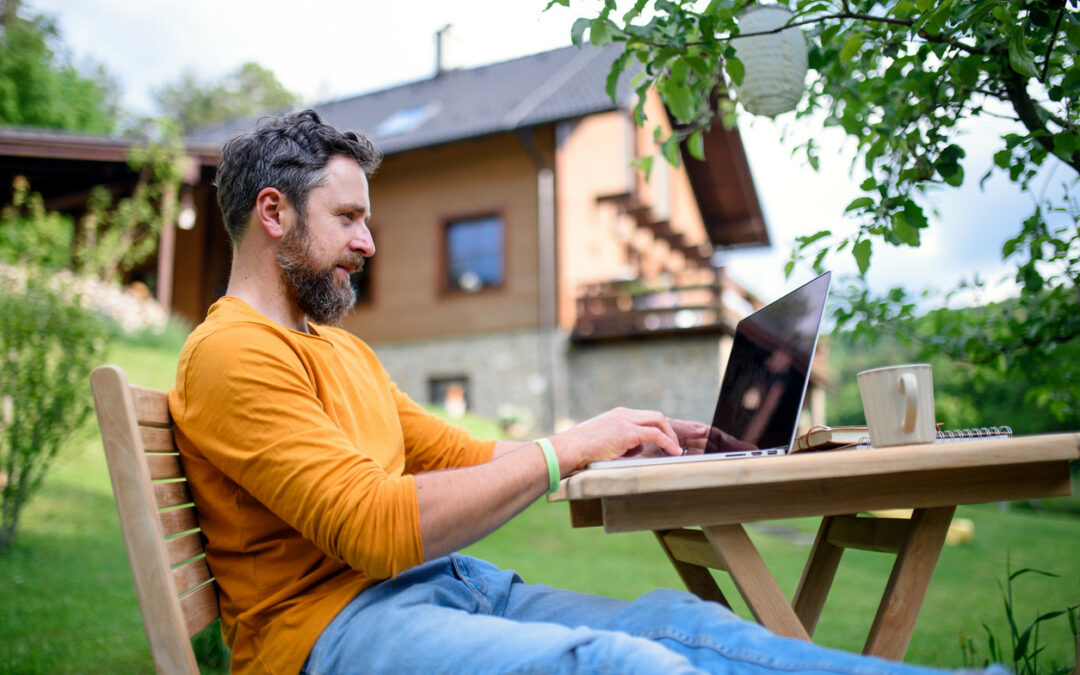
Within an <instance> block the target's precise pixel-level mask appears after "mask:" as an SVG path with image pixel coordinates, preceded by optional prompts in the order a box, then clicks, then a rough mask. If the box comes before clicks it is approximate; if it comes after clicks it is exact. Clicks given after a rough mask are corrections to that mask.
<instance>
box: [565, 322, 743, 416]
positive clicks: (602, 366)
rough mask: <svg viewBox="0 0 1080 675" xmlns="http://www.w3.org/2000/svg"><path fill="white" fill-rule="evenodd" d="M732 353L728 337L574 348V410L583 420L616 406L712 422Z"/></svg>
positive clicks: (570, 358)
mask: <svg viewBox="0 0 1080 675" xmlns="http://www.w3.org/2000/svg"><path fill="white" fill-rule="evenodd" d="M728 351H730V338H728V337H727V336H723V337H721V336H716V335H711V336H679V337H677V338H665V339H649V340H639V341H617V342H608V343H597V344H585V345H571V346H570V347H569V349H568V351H567V359H566V360H567V366H568V370H569V372H570V373H572V379H571V380H570V386H569V390H570V410H572V411H574V412H573V414H574V416H575V417H577V418H578V419H583V418H586V417H589V416H592V415H595V414H597V413H600V412H603V411H604V410H607V409H609V408H612V407H615V406H619V405H622V406H626V407H628V408H646V409H652V410H660V411H661V412H663V413H664V414H665V415H667V416H669V417H678V418H681V419H689V420H695V421H700V422H711V421H712V416H713V410H714V409H715V407H716V396H717V393H718V392H719V391H720V377H721V374H722V373H723V367H724V365H725V364H726V360H727V352H728Z"/></svg>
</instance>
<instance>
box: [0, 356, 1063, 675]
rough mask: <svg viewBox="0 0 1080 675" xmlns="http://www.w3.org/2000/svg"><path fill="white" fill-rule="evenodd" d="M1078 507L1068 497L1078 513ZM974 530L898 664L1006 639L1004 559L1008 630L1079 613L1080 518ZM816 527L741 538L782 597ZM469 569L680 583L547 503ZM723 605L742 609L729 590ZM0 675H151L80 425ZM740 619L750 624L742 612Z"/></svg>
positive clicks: (1051, 658)
mask: <svg viewBox="0 0 1080 675" xmlns="http://www.w3.org/2000/svg"><path fill="white" fill-rule="evenodd" d="M110 361H111V362H114V363H117V364H119V365H121V366H123V367H124V368H125V369H127V371H128V374H129V377H130V378H131V380H132V381H133V382H137V383H140V384H146V385H149V386H153V387H158V388H162V389H164V388H168V386H169V385H170V383H171V381H172V377H173V368H174V366H175V351H173V350H171V349H163V348H149V347H138V346H133V345H126V344H125V345H121V346H118V347H117V348H115V349H114V350H113V352H112V355H111V358H110ZM1074 500H1075V498H1074ZM957 517H958V518H969V519H971V520H972V521H974V523H975V539H974V541H973V542H972V543H971V544H968V545H964V546H957V547H947V548H946V549H945V551H944V552H943V554H942V557H941V561H940V563H939V565H938V569H937V571H936V573H935V576H934V579H933V582H932V583H931V586H930V592H929V595H928V598H927V600H926V603H925V604H924V606H923V610H922V613H921V615H920V618H919V622H918V624H917V626H916V629H915V635H914V637H913V639H912V642H911V646H910V648H909V650H908V655H907V660H909V661H914V662H922V663H928V664H933V665H938V666H959V665H962V660H963V656H962V652H961V649H960V639H961V636H962V635H967V636H971V637H973V638H974V639H975V642H976V646H977V647H978V648H979V649H981V650H984V651H985V645H986V640H985V631H984V629H983V626H982V624H983V623H984V622H985V623H987V624H989V626H990V627H991V629H992V630H994V631H995V632H996V633H997V635H998V636H999V637H1000V638H1005V636H1006V632H1005V619H1004V611H1003V608H1002V595H1001V591H1000V590H999V585H998V584H999V582H1003V581H1004V578H1005V569H1006V556H1009V558H1010V561H1011V563H1010V564H1011V566H1012V569H1014V570H1016V569H1021V568H1024V567H1034V568H1038V569H1042V570H1046V571H1050V572H1055V573H1057V574H1058V575H1059V577H1058V578H1048V577H1042V576H1037V575H1025V576H1022V577H1020V578H1019V579H1018V580H1017V582H1016V588H1015V589H1014V595H1015V600H1016V603H1017V612H1018V616H1019V619H1018V622H1019V623H1021V624H1022V625H1023V626H1026V625H1027V623H1029V622H1030V621H1031V620H1032V619H1033V618H1034V617H1035V616H1036V615H1037V613H1042V612H1046V611H1050V610H1056V609H1062V608H1064V607H1065V606H1067V605H1070V604H1076V603H1077V601H1078V600H1080V517H1077V516H1076V515H1063V514H1058V513H1038V512H1035V511H1031V510H1013V509H1010V510H1007V511H1002V510H999V508H998V506H997V505H993V504H988V505H977V506H968V507H961V508H960V509H958V511H957ZM815 528H816V524H815V523H814V522H812V521H810V520H793V521H784V522H780V523H768V524H761V525H759V526H752V527H751V537H752V538H753V539H754V540H755V542H756V543H757V544H758V546H759V547H760V548H761V550H762V555H763V557H764V558H765V561H766V563H767V564H768V565H769V566H770V568H771V569H772V570H773V571H774V573H775V574H776V576H777V579H778V581H779V583H780V586H781V588H782V589H783V590H784V591H785V593H787V594H788V595H789V596H790V594H791V593H793V592H794V588H795V586H796V584H797V583H798V579H799V574H800V572H801V569H802V565H803V563H804V561H805V560H806V556H807V553H808V551H809V544H810V540H811V539H812V537H813V533H814V530H815ZM466 552H467V553H470V554H472V555H477V556H480V557H484V558H487V559H489V560H492V561H493V562H495V563H497V564H500V565H503V566H506V567H512V568H514V569H517V570H518V571H519V572H520V573H521V574H522V576H523V577H524V578H525V579H526V580H528V581H531V582H539V583H547V584H552V585H555V586H561V587H565V588H571V589H575V590H579V591H587V592H593V593H601V594H605V595H611V596H615V597H621V598H633V597H636V596H637V595H639V594H641V593H644V592H646V591H648V590H651V589H654V588H657V587H671V588H679V587H680V582H679V580H678V578H677V577H676V575H675V573H674V571H673V570H672V568H671V566H670V564H669V563H668V562H667V560H666V558H665V557H664V555H663V554H662V552H661V551H660V548H659V547H658V546H657V545H656V543H655V540H654V539H653V537H652V535H651V534H649V533H636V534H618V535H615V534H605V533H603V532H602V531H600V530H598V529H583V530H574V529H571V528H570V527H569V519H568V517H567V508H566V505H565V504H547V503H545V502H543V501H541V502H538V503H537V504H535V505H533V506H532V507H530V508H529V509H528V510H527V511H525V513H523V514H522V515H521V516H519V517H518V518H517V519H515V520H514V521H513V522H511V523H510V524H509V525H507V526H506V527H504V528H502V529H501V530H500V531H498V532H497V533H495V534H494V535H492V536H491V537H488V538H487V539H485V540H484V541H482V542H480V543H478V544H476V545H474V546H472V547H470V548H469V549H468V550H467V551H466ZM889 565H890V560H889V558H888V557H887V556H883V555H879V554H873V553H864V552H859V551H849V552H847V553H845V557H844V561H843V562H842V563H841V567H840V571H839V573H838V575H837V587H836V588H835V592H834V593H833V595H832V596H831V597H830V600H829V602H828V604H827V605H826V607H825V611H824V614H823V616H822V619H821V622H820V624H819V627H818V631H817V635H816V638H817V640H818V641H819V642H822V643H824V644H829V645H833V646H837V647H841V648H845V649H851V650H858V649H859V648H860V647H861V644H862V641H863V640H864V639H865V634H866V627H867V626H868V625H869V622H870V620H871V619H872V617H873V614H874V610H875V607H874V602H873V598H874V596H880V593H881V591H882V589H883V588H884V585H885V581H886V579H887V577H888V569H889ZM720 576H721V579H720V583H721V586H722V588H723V589H724V592H725V594H726V595H727V597H728V598H729V599H734V598H737V597H738V594H737V593H736V592H735V590H734V588H733V587H732V586H731V584H730V582H729V581H728V580H727V578H726V577H723V576H722V575H720ZM0 579H3V582H2V585H0V589H2V591H0V592H2V594H3V602H0V673H119V672H123V673H143V672H145V673H150V672H153V667H152V664H151V662H150V657H149V651H148V648H147V646H146V638H145V637H144V635H143V632H142V624H141V620H140V617H139V613H138V607H137V605H136V602H135V595H134V590H133V588H132V585H131V576H130V573H129V572H128V567H127V560H126V557H125V553H124V548H123V541H122V539H121V536H120V528H119V524H118V522H117V517H116V510H115V507H114V505H113V500H112V490H111V488H110V486H109V479H108V474H107V471H106V467H105V461H104V456H103V454H102V451H101V447H100V440H99V439H98V436H97V428H96V424H93V423H90V424H87V426H86V428H84V429H83V430H81V431H80V432H79V433H78V434H77V435H76V437H75V438H73V442H72V445H71V446H70V447H68V448H67V450H66V451H63V452H62V454H61V456H60V457H59V458H58V459H57V462H56V464H55V466H54V467H53V469H52V470H51V472H50V474H49V476H48V477H47V479H46V481H45V485H44V487H43V488H42V491H41V493H40V494H39V495H38V497H37V498H36V499H35V500H34V501H33V502H31V504H30V505H29V506H28V507H27V510H26V512H25V515H24V516H23V520H22V524H21V527H20V531H19V535H18V537H17V539H16V543H15V546H14V547H13V549H11V550H9V551H8V552H6V553H4V554H0ZM736 609H737V611H740V613H742V614H744V615H745V616H748V613H746V611H745V608H740V607H738V606H737V607H736ZM1040 639H1041V641H1042V642H1043V643H1045V644H1046V645H1047V649H1046V651H1045V652H1044V654H1043V663H1045V664H1047V665H1049V664H1050V663H1058V664H1072V662H1073V659H1074V654H1075V649H1076V647H1075V643H1073V642H1072V640H1071V637H1070V634H1069V629H1068V625H1067V623H1066V622H1065V621H1064V620H1063V618H1060V617H1059V618H1058V619H1056V620H1054V621H1053V622H1051V623H1049V624H1047V625H1046V626H1045V627H1044V628H1043V630H1042V632H1041V633H1040Z"/></svg>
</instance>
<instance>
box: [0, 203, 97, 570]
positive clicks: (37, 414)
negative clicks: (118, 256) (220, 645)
mask: <svg viewBox="0 0 1080 675" xmlns="http://www.w3.org/2000/svg"><path fill="white" fill-rule="evenodd" d="M28 215H29V217H30V218H31V219H34V218H38V217H40V216H41V214H40V213H39V214H36V215H35V214H28ZM69 277H70V275H64V274H57V273H56V270H48V269H45V268H40V267H32V266H23V267H10V266H7V265H4V264H2V263H0V286H3V288H4V292H3V293H0V551H3V550H4V549H6V548H7V547H8V546H10V545H11V543H12V541H13V540H14V538H15V533H16V529H17V527H18V524H19V516H20V514H21V513H22V509H23V507H24V506H25V505H26V503H27V501H28V500H29V499H30V498H31V497H32V496H33V495H34V493H36V492H37V490H38V489H39V488H40V487H41V482H42V480H43V479H44V477H45V474H46V472H47V471H48V469H49V467H50V465H51V464H52V461H53V460H54V459H55V458H56V455H57V452H58V451H59V450H60V448H61V447H62V446H63V445H64V444H65V443H66V442H67V441H68V440H70V439H71V437H72V434H73V432H74V430H75V429H77V428H78V426H79V425H80V424H82V422H83V421H84V420H85V419H86V416H87V415H88V414H89V411H90V397H89V396H88V392H87V382H88V381H89V379H88V378H89V377H90V370H91V369H92V368H93V367H94V366H95V365H97V364H98V363H100V361H101V356H102V352H103V350H104V348H105V341H106V336H107V330H106V328H105V323H104V321H103V320H102V318H101V317H100V316H98V314H97V313H96V312H95V311H93V310H91V309H88V308H86V307H84V306H83V305H82V303H81V301H80V296H79V294H78V292H77V291H76V290H75V287H74V286H73V285H72V284H71V283H70V278H69Z"/></svg>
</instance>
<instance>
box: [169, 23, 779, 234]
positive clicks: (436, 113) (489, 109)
mask: <svg viewBox="0 0 1080 675" xmlns="http://www.w3.org/2000/svg"><path fill="white" fill-rule="evenodd" d="M621 50H622V45H621V44H610V45H607V46H605V47H602V48H595V47H592V46H588V45H586V46H584V47H581V48H579V47H564V48H562V49H556V50H553V51H548V52H543V53H540V54H533V55H531V56H523V57H521V58H517V59H513V60H510V61H503V62H501V63H495V64H491V65H488V66H482V67H479V68H469V69H459V70H449V71H444V72H441V73H439V74H438V75H437V76H435V77H432V78H430V79H426V80H422V81H419V82H413V83H411V84H405V85H401V86H397V87H393V88H390V89H385V90H382V91H377V92H373V93H368V94H361V95H359V96H353V97H350V98H344V99H340V100H337V101H330V102H327V103H321V104H317V105H314V106H312V107H313V108H314V110H316V111H317V112H318V113H319V115H320V116H322V118H323V119H324V120H325V121H326V122H328V123H330V124H332V125H334V126H335V127H338V128H340V129H355V130H358V131H362V132H363V133H364V134H365V135H367V136H368V137H369V138H370V139H371V140H372V141H373V142H374V143H375V145H376V146H377V147H378V148H379V149H380V150H382V152H383V153H385V154H388V155H392V154H396V153H400V152H405V151H408V150H414V149H418V148H424V147H430V146H434V145H441V144H444V143H450V142H453V141H461V140H466V139H470V138H478V137H481V136H487V135H490V134H495V133H499V132H505V131H512V130H515V129H520V128H528V127H531V126H537V125H541V124H550V123H554V122H559V121H562V120H569V119H574V118H577V117H583V116H586V115H591V114H594V113H599V112H606V111H609V110H616V109H618V108H626V107H629V106H630V105H631V101H632V97H631V94H632V92H631V89H630V86H629V82H630V79H631V77H632V76H633V74H634V72H635V71H633V70H632V69H633V68H634V67H635V66H636V61H635V62H634V64H632V66H631V68H630V69H628V72H625V73H624V74H623V77H621V78H620V80H619V84H618V87H617V89H616V99H617V101H618V105H616V103H614V102H612V100H611V98H610V97H609V96H608V94H607V91H606V88H605V84H606V81H607V76H608V73H609V72H610V70H611V64H612V62H613V61H614V60H615V58H616V57H617V56H618V55H619V54H620V52H621ZM256 121H257V120H256V119H253V118H252V119H247V120H239V121H234V122H230V123H225V124H221V125H217V126H213V127H207V128H203V129H199V130H197V131H196V132H195V133H193V134H191V135H190V136H189V137H188V138H189V140H190V141H193V142H196V143H199V144H221V143H223V142H224V141H225V140H226V139H227V138H228V137H229V136H230V135H231V134H232V133H233V132H234V131H235V130H237V129H242V128H247V127H251V126H254V124H255V123H256ZM705 147H706V156H707V158H708V159H707V160H706V161H705V162H698V161H696V160H693V159H692V158H690V157H689V155H687V154H686V153H684V159H685V162H686V170H687V173H688V175H689V177H690V181H691V185H692V187H693V190H694V194H695V197H696V199H697V201H698V205H699V208H700V209H701V213H702V217H703V219H704V221H705V226H706V229H707V230H708V233H709V238H710V239H711V240H712V242H713V245H714V246H719V247H738V246H761V245H768V244H769V234H768V230H767V228H766V226H765V221H764V218H763V216H762V212H761V205H760V203H759V202H758V197H757V191H756V190H755V188H754V183H753V179H752V178H751V176H750V167H749V164H748V163H747V159H746V154H745V152H744V150H743V146H742V140H741V138H740V137H739V132H738V131H737V130H735V129H730V130H729V129H725V128H724V127H723V125H722V124H721V123H720V121H719V120H717V121H716V123H715V124H714V125H713V128H712V129H711V130H710V131H709V132H707V133H706V134H705Z"/></svg>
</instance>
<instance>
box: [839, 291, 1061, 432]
mask: <svg viewBox="0 0 1080 675" xmlns="http://www.w3.org/2000/svg"><path fill="white" fill-rule="evenodd" d="M1063 295H1064V297H1061V296H1063ZM839 296H840V297H839V299H838V300H837V302H836V304H835V309H834V313H835V315H836V316H837V317H838V318H839V319H840V320H841V322H842V323H843V324H845V325H847V326H848V327H849V328H850V330H843V331H838V332H837V333H836V334H835V337H836V343H835V348H834V349H833V350H832V351H831V352H830V361H832V362H833V363H834V365H835V366H836V368H837V372H836V373H835V374H834V379H835V380H836V381H837V382H839V383H840V384H839V385H838V386H839V388H840V392H839V394H840V395H839V398H838V402H839V401H843V402H842V403H841V405H839V406H830V416H832V414H833V412H834V411H836V413H837V414H838V417H836V418H833V421H834V422H835V423H851V422H852V421H853V420H854V418H858V417H861V413H862V410H861V406H860V404H859V397H858V387H857V386H856V384H855V378H854V376H855V374H856V373H857V372H858V371H859V370H863V369H866V368H873V367H877V366H880V365H882V364H886V363H907V362H911V361H925V362H929V363H931V364H932V365H933V366H934V391H935V397H936V400H937V407H938V418H939V421H942V422H945V423H946V424H948V425H949V426H956V427H973V426H994V425H1000V424H1008V425H1009V426H1012V427H1013V429H1014V431H1016V432H1017V433H1038V432H1044V431H1050V430H1065V429H1069V428H1075V426H1076V416H1075V410H1076V408H1075V406H1076V403H1077V401H1080V377H1078V375H1077V373H1076V371H1075V369H1074V368H1068V367H1065V368H1063V367H1060V365H1061V364H1069V363H1080V340H1076V339H1072V340H1061V341H1060V342H1053V341H1046V340H1045V339H1046V337H1047V336H1053V335H1065V334H1067V333H1068V332H1069V331H1076V330H1080V315H1078V314H1076V313H1075V312H1069V311H1066V309H1065V308H1063V309H1062V310H1061V311H1056V312H1046V311H1044V310H1043V309H1042V307H1045V306H1046V305H1048V304H1050V303H1052V302H1057V303H1062V304H1063V305H1065V307H1067V306H1068V303H1069V302H1071V301H1072V300H1071V298H1069V297H1068V295H1067V293H1066V289H1061V288H1058V289H1054V290H1053V291H1044V293H1043V296H1041V297H1036V298H1031V297H1029V296H1028V295H1021V296H1020V297H1018V298H1010V299H1007V300H1004V301H1001V302H991V303H986V304H983V305H981V306H976V307H967V308H960V309H948V308H941V309H935V310H933V311H930V312H927V313H925V314H922V315H917V314H916V307H917V303H918V302H919V300H920V298H917V297H912V296H911V295H910V294H908V293H907V292H906V291H905V290H904V289H901V288H894V289H892V291H890V295H889V297H888V298H887V299H888V302H887V303H880V302H877V301H876V300H875V299H874V298H873V297H872V296H871V295H870V293H869V291H867V289H866V288H865V286H864V285H861V284H853V285H852V286H851V287H849V288H848V289H846V291H845V292H842V293H840V294H839ZM894 310H895V311H894ZM855 316H861V317H862V318H861V320H858V321H856V320H854V318H853V317H855ZM877 326H888V327H889V329H890V330H889V334H883V332H882V331H880V330H878V329H877ZM1021 411H1022V412H1021ZM1070 411H1073V412H1070ZM845 416H847V417H848V419H842V418H844V417H845ZM860 423H861V422H860Z"/></svg>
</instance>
